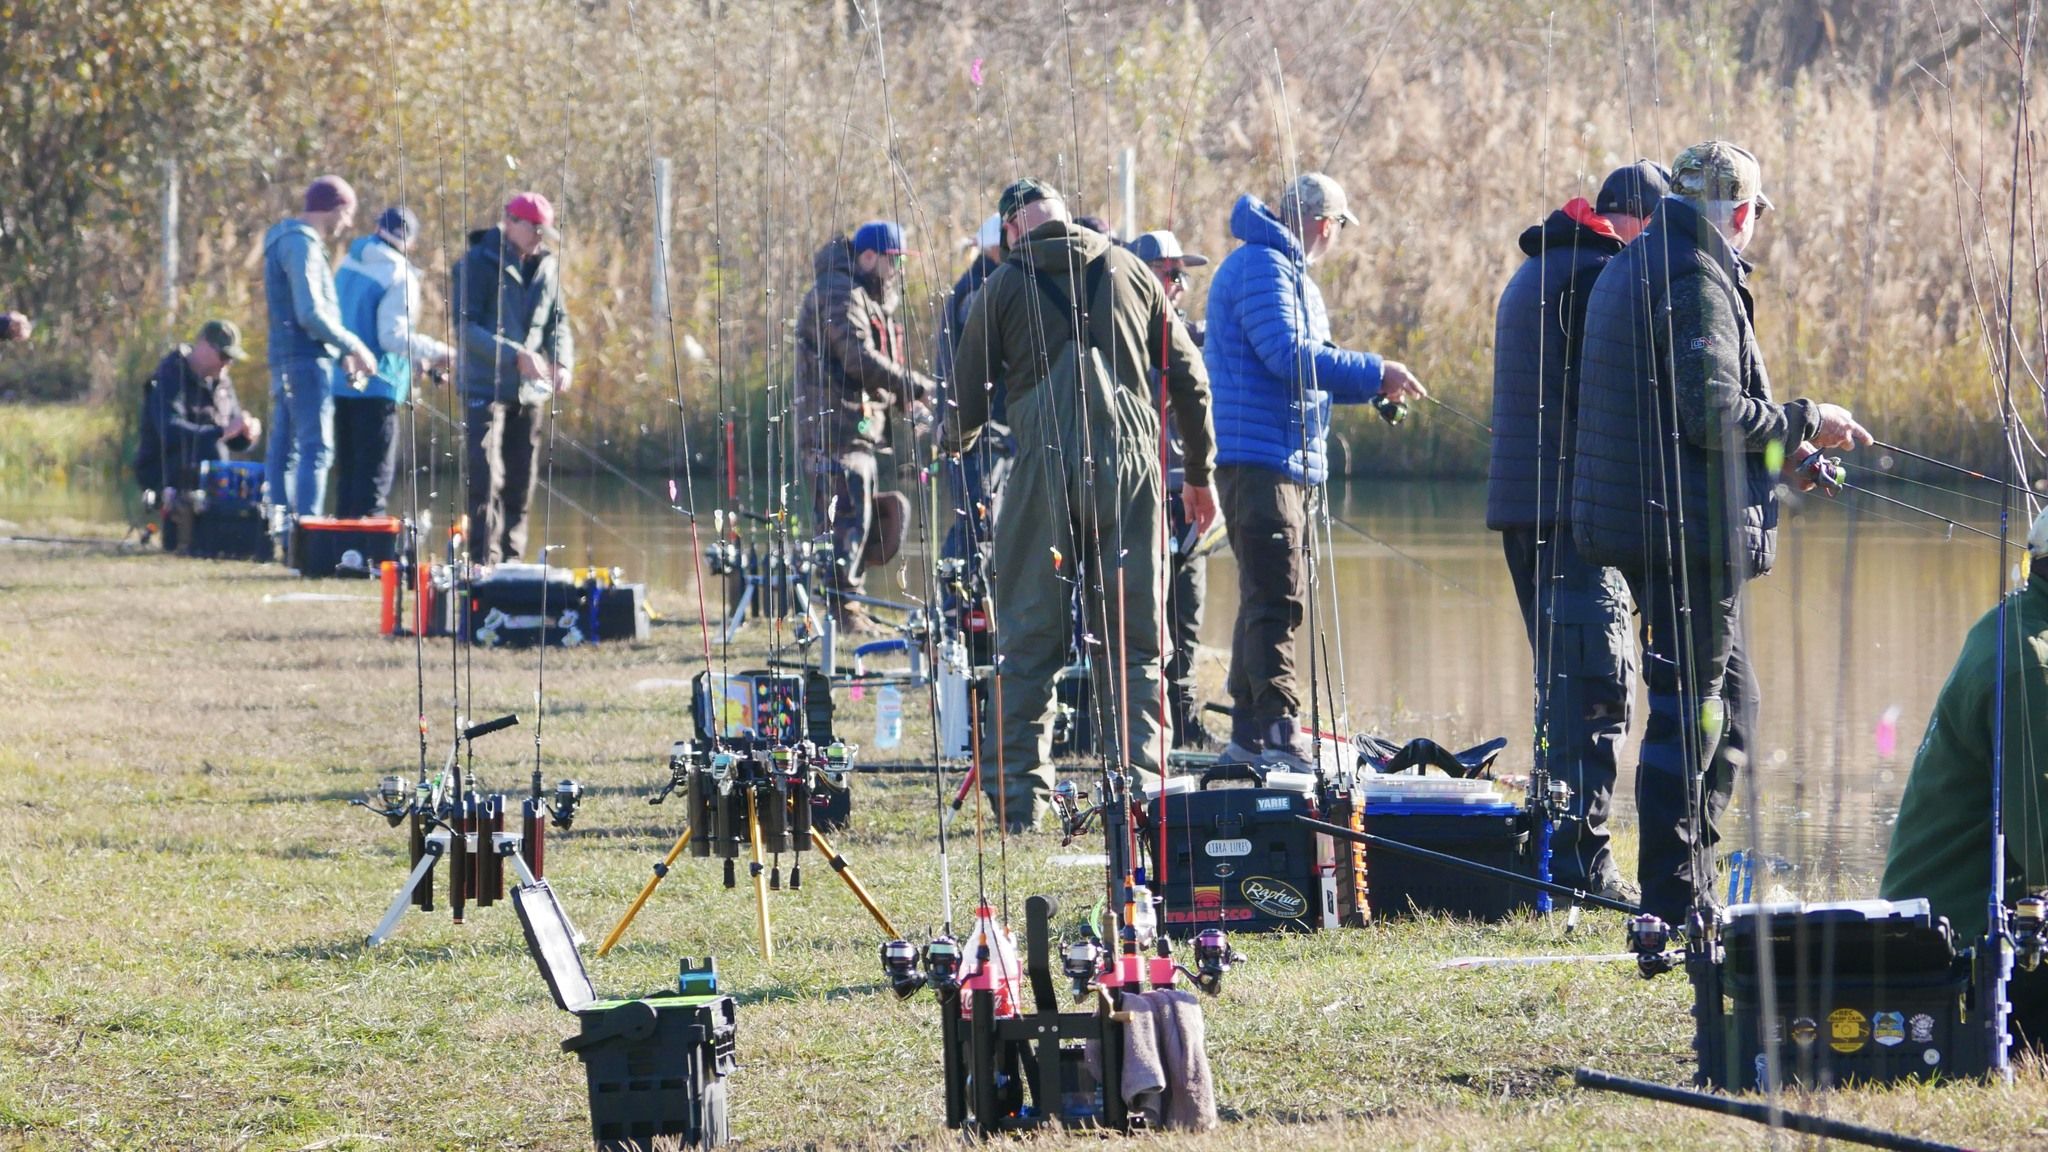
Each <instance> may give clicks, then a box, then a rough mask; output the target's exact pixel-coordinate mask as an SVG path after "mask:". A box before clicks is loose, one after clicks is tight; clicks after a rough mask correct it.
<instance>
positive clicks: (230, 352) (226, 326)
mask: <svg viewBox="0 0 2048 1152" xmlns="http://www.w3.org/2000/svg"><path fill="white" fill-rule="evenodd" d="M199 338H200V339H201V340H204V341H206V342H207V343H208V344H211V345H213V347H214V351H216V352H219V353H220V354H221V355H222V356H225V357H227V358H228V359H230V360H246V359H248V357H249V350H248V349H247V348H244V347H242V330H241V329H240V328H237V327H235V322H234V321H232V320H208V321H207V322H206V323H204V324H202V325H200V326H199Z"/></svg>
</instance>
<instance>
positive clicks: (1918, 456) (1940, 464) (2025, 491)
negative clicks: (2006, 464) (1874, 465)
mask: <svg viewBox="0 0 2048 1152" xmlns="http://www.w3.org/2000/svg"><path fill="white" fill-rule="evenodd" d="M1870 446H1871V447H1873V448H1882V449H1883V450H1885V451H1886V452H1890V453H1893V454H1895V455H1899V456H1904V457H1906V458H1907V459H1909V460H1918V461H1920V462H1921V463H1922V464H1932V465H1934V466H1935V467H1937V468H1946V469H1948V470H1949V471H1951V472H1959V473H1961V474H1963V475H1965V476H1968V477H1969V478H1971V479H1972V480H1982V481H1985V482H1986V483H1989V484H1995V485H1997V486H1999V487H2001V488H2004V489H2005V490H2007V491H2009V492H2017V493H2019V494H2020V495H2022V496H2033V497H2040V496H2042V495H2043V493H2041V492H2038V491H2036V490H2035V489H2032V488H2023V487H2021V486H2020V485H2018V484H2014V483H2012V482H2010V481H2007V480H2000V479H1999V478H1998V477H1996V476H1987V475H1985V474H1984V473H1982V472H1979V471H1977V470H1976V469H1974V468H1965V467H1963V466H1962V465H1961V464H1954V463H1950V462H1949V461H1947V460H1941V459H1937V458H1936V457H1933V456H1928V455H1924V454H1922V453H1919V452H1915V451H1913V450H1912V449H1910V448H1901V447H1899V446H1898V445H1897V444H1889V443H1886V442H1885V441H1883V440H1872V441H1871V442H1870ZM1934 487H1939V485H1935V486H1934ZM1943 490H1944V491H1946V489H1943ZM1957 495H1961V493H1957Z"/></svg>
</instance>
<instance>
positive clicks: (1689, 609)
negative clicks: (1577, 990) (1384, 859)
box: [1571, 140, 1870, 923]
mask: <svg viewBox="0 0 2048 1152" xmlns="http://www.w3.org/2000/svg"><path fill="white" fill-rule="evenodd" d="M1671 191H1672V194H1671V195H1670V196H1668V197H1666V198H1665V199H1664V200H1663V201H1662V202H1661V203H1660V204H1659V205H1658V206H1657V209H1656V212H1655V213H1654V214H1653V215H1652V217H1651V219H1650V223H1649V226H1648V227H1646V228H1645V229H1644V230H1643V234H1642V235H1641V236H1640V237H1638V238H1637V240H1636V242H1635V243H1633V244H1630V245H1629V246H1628V247H1627V248H1625V249H1623V250H1622V251H1621V253H1620V254H1619V255H1617V256H1615V257H1614V259H1613V260H1611V261H1609V262H1608V265H1607V267H1606V268H1605V269H1604V270H1602V271H1601V273H1600V278H1599V280H1598V281H1596V282H1595V283H1594V285H1593V293H1592V296H1591V297H1590V299H1589V300H1588V301H1587V303H1586V333H1585V341H1584V351H1583V356H1584V361H1583V365H1582V368H1581V375H1580V381H1579V399H1578V411H1577V420H1578V431H1577V436H1576V441H1575V443H1576V448H1577V451H1576V454H1575V460H1576V465H1575V467H1576V472H1575V473H1574V476H1573V480H1572V503H1571V525H1572V530H1573V534H1574V542H1575V543H1576V544H1577V546H1578V549H1579V552H1580V555H1581V556H1583V557H1584V558H1585V560H1586V561H1587V562H1588V563H1592V564H1602V565H1607V566H1611V567H1614V568H1618V569H1620V570H1621V572H1622V574H1623V576H1624V577H1625V578H1626V579H1627V581H1628V585H1629V591H1630V593H1631V594H1632V595H1633V596H1634V598H1635V602H1636V605H1637V607H1638V609H1639V613H1640V620H1641V628H1642V645H1643V653H1644V659H1643V674H1644V680H1645V682H1646V684H1647V687H1648V696H1649V704H1650V721H1649V727H1648V729H1647V730H1646V731H1645V732H1644V734H1643V746H1642V754H1641V756H1642V759H1641V765H1640V767H1639V769H1638V771H1637V774H1636V808H1637V812H1638V814H1639V816H1640V819H1641V823H1642V842H1641V852H1640V856H1639V858H1638V868H1637V871H1638V879H1639V881H1640V883H1641V884H1642V889H1643V910H1644V911H1645V912H1649V913H1651V914H1653V915H1656V916H1658V917H1661V918H1663V919H1665V920H1667V921H1669V922H1672V923H1680V922H1682V921H1683V919H1684V917H1685V914H1686V912H1687V910H1688V909H1690V908H1692V907H1693V906H1694V904H1695V902H1696V900H1698V899H1711V898H1712V895H1711V894H1712V888H1713V876H1712V874H1711V873H1712V868H1713V864H1712V851H1713V845H1714V843H1715V841H1716V840H1718V838H1719V833H1718V831H1717V829H1716V827H1715V825H1716V823H1717V821H1718V818H1719V816H1720V814H1721V812H1722V811H1723V810H1724V809H1725V808H1726V807H1727V804H1728V798H1729V796H1730V794H1731V792H1732V790H1733V788H1734V782H1735V780H1734V777H1735V770H1736V768H1737V767H1739V766H1740V764H1741V763H1742V762H1743V761H1744V760H1745V759H1746V757H1747V756H1748V755H1750V754H1751V753H1752V752H1753V748H1752V745H1751V737H1752V734H1753V733H1754V732H1755V724H1756V709H1757V703H1758V701H1757V694H1756V681H1755V679H1754V676H1753V675H1752V672H1751V669H1750V666H1749V661H1748V658H1747V656H1746V655H1745V653H1744V652H1743V645H1742V622H1741V618H1740V611H1741V605H1742V601H1741V586H1742V583H1743V581H1745V580H1750V579H1754V578H1756V577H1759V576H1763V575H1765V574H1766V573H1768V572H1769V571H1770V568H1771V560H1772V555H1773V553H1774V551H1775V549H1776V546H1777V524H1778V506H1777V496H1776V485H1777V483H1778V481H1779V478H1780V476H1781V475H1782V476H1783V477H1784V478H1785V479H1787V480H1788V481H1791V482H1793V483H1796V484H1799V485H1800V486H1801V487H1811V486H1812V484H1811V482H1810V481H1809V480H1807V479H1804V477H1806V476H1807V475H1808V473H1807V472H1806V470H1805V469H1804V465H1806V464H1807V463H1808V462H1809V461H1810V460H1811V459H1812V458H1813V457H1814V455H1815V454H1816V453H1817V452H1818V451H1820V450H1822V449H1830V448H1845V449H1846V448H1855V447H1858V446H1861V445H1866V444H1869V443H1870V433H1868V432H1866V431H1864V429H1863V426H1862V425H1860V424H1858V423H1857V422H1856V420H1855V418H1854V417H1853V416H1851V415H1850V413H1849V411H1848V410H1847V409H1845V408H1842V407H1840V406H1839V405H1835V404H1823V403H1820V402H1818V401H1814V400H1806V399H1799V400H1793V401H1790V402H1789V403H1782V404H1781V403H1779V402H1778V401H1776V400H1775V399H1773V397H1772V393H1771V381H1770V374H1769V373H1768V372H1767V371H1766V370H1765V367H1764V359H1763V350H1762V348H1761V346H1760V345H1759V344H1758V343H1757V338H1756V329H1755V327H1754V315H1755V302H1754V300H1753V299H1752V297H1751V295H1750V291H1749V286H1748V282H1747V280H1748V274H1749V271H1750V265H1749V264H1748V262H1747V261H1745V260H1743V259H1742V252H1743V250H1744V249H1745V248H1746V247H1747V246H1748V245H1749V244H1750V242H1751V241H1752V240H1753V239H1754V238H1755V236H1756V232H1757V222H1758V218H1759V217H1761V216H1762V215H1763V214H1764V213H1766V212H1768V211H1770V210H1771V207H1772V205H1771V201H1770V198H1769V197H1767V196H1766V195H1764V190H1763V174H1762V170H1761V168H1760V167H1759V166H1758V164H1757V160H1756V157H1755V156H1753V155H1751V154H1750V153H1749V152H1748V151H1746V150H1744V149H1742V148H1738V147H1736V146H1735V145H1733V144H1730V143H1727V142H1726V141H1720V140H1711V141H1708V142H1707V143H1704V144H1698V145H1695V146H1693V147H1691V148H1688V149H1686V150H1685V151H1684V152H1681V153H1679V155H1678V159H1677V160H1675V161H1673V162H1672V165H1671ZM1695 787H1697V789H1698V791H1697V792H1695V791H1694V788H1695ZM1702 818H1704V826H1701V820H1702Z"/></svg>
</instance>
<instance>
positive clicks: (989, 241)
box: [974, 216, 1003, 248]
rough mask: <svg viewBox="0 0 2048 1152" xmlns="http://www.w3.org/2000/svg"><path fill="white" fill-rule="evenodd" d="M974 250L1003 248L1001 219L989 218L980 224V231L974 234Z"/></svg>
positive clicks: (997, 217) (998, 217) (999, 217)
mask: <svg viewBox="0 0 2048 1152" xmlns="http://www.w3.org/2000/svg"><path fill="white" fill-rule="evenodd" d="M974 246H975V247H976V248H1000V247H1002V246H1003V218H1002V217H1001V216H991V217H989V218H988V219H986V220H983V221H982V222H981V231H979V232H976V233H975V234H974Z"/></svg>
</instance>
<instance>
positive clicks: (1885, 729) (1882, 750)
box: [1875, 704, 1899, 760]
mask: <svg viewBox="0 0 2048 1152" xmlns="http://www.w3.org/2000/svg"><path fill="white" fill-rule="evenodd" d="M1875 736H1876V739H1877V756H1878V759H1880V760H1889V759H1891V758H1892V757H1893V756H1895V755H1897V754H1898V751H1899V706H1898V705H1897V704H1894V705H1892V706H1891V707H1889V708H1887V709H1885V710H1884V714H1883V715H1882V716H1879V717H1878V718H1877V731H1876V733H1875Z"/></svg>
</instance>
